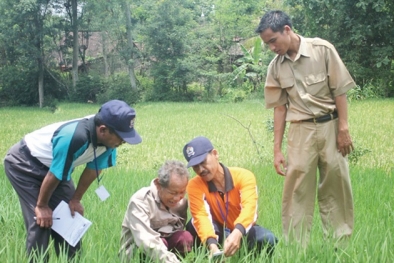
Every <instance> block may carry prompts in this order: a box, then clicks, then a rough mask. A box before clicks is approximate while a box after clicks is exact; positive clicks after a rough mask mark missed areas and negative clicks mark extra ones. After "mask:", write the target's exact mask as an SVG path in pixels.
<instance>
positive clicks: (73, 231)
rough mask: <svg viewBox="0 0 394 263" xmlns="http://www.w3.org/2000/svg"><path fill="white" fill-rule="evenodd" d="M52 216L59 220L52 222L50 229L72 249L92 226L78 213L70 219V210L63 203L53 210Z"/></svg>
mask: <svg viewBox="0 0 394 263" xmlns="http://www.w3.org/2000/svg"><path fill="white" fill-rule="evenodd" d="M52 216H53V217H54V218H56V217H58V218H60V219H59V220H53V221H52V222H53V225H52V229H53V230H54V231H56V232H57V233H58V234H59V235H61V236H62V237H63V238H64V239H65V240H66V241H67V242H68V243H69V244H70V245H71V246H73V247H75V245H76V244H77V243H78V241H79V240H80V239H81V238H82V236H83V235H84V234H85V233H86V231H87V230H88V228H89V227H90V226H91V225H92V222H90V221H89V220H88V219H86V218H85V217H83V216H82V215H81V214H79V213H78V212H75V216H74V217H72V216H71V211H70V208H69V206H68V204H67V203H66V202H64V201H61V202H60V204H59V205H58V206H57V207H56V208H55V210H54V211H53V214H52Z"/></svg>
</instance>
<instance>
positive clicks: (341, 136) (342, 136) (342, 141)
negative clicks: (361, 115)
mask: <svg viewBox="0 0 394 263" xmlns="http://www.w3.org/2000/svg"><path fill="white" fill-rule="evenodd" d="M337 147H338V152H340V153H341V154H342V156H343V157H345V156H346V155H348V154H350V153H351V152H352V151H353V150H354V147H353V142H352V138H351V137H350V134H349V130H347V129H346V130H339V131H338V137H337Z"/></svg>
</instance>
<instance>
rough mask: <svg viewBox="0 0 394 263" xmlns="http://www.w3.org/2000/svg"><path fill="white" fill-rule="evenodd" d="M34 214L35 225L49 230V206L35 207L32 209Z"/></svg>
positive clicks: (50, 211) (50, 223)
mask: <svg viewBox="0 0 394 263" xmlns="http://www.w3.org/2000/svg"><path fill="white" fill-rule="evenodd" d="M34 212H35V213H36V218H37V219H36V223H37V225H40V227H43V228H50V227H51V226H52V209H51V208H49V206H36V207H35V208H34Z"/></svg>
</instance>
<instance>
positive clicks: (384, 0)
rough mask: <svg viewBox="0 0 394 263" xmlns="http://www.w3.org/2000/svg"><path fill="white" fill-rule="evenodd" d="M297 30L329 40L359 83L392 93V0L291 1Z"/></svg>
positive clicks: (289, 2)
mask: <svg viewBox="0 0 394 263" xmlns="http://www.w3.org/2000/svg"><path fill="white" fill-rule="evenodd" d="M286 3H288V4H289V5H291V6H292V7H294V9H292V10H291V11H292V14H293V16H294V19H293V21H294V27H295V28H296V29H297V30H299V32H300V33H301V34H303V35H306V36H312V37H314V36H318V37H321V38H324V39H327V40H328V41H330V42H331V43H333V44H334V46H335V47H336V48H337V50H338V52H339V54H340V56H341V57H342V59H343V60H344V62H345V63H346V65H347V67H348V69H349V71H350V73H351V74H352V75H353V76H354V79H355V81H356V83H358V84H359V85H360V86H364V85H366V84H369V83H371V81H373V82H374V85H376V84H377V83H379V89H382V90H387V89H390V85H392V84H390V83H389V80H390V79H393V74H392V72H390V71H391V70H392V69H391V64H392V61H393V60H394V52H393V50H394V39H393V37H392V36H393V35H394V20H393V19H392V17H393V14H394V5H393V2H392V1H391V0H377V1H376V0H348V1H342V0H323V1H321V0H296V1H293V0H291V1H290V0H288V1H286Z"/></svg>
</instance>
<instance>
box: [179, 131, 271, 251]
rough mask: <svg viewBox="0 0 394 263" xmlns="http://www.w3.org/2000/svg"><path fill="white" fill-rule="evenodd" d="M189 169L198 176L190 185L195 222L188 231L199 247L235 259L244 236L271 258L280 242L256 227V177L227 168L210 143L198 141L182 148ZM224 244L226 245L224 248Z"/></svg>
mask: <svg viewBox="0 0 394 263" xmlns="http://www.w3.org/2000/svg"><path fill="white" fill-rule="evenodd" d="M183 155H184V156H185V158H186V160H187V161H188V167H193V170H194V172H195V173H196V174H197V175H198V176H196V177H194V178H192V179H191V180H190V181H189V184H188V186H187V193H188V197H189V204H190V212H191V215H192V220H191V221H190V222H189V223H188V224H187V226H186V230H188V231H189V232H190V233H191V234H192V236H193V237H194V238H195V241H196V243H197V244H205V245H206V246H207V248H208V249H209V250H210V253H211V254H212V255H215V254H217V253H221V252H220V247H221V246H222V248H223V253H224V255H225V256H226V257H230V256H232V255H234V254H235V253H236V252H237V251H238V250H239V248H240V246H241V239H242V237H243V236H245V239H246V242H247V247H248V249H253V248H256V249H257V251H260V250H262V249H264V248H267V252H268V253H269V254H271V253H272V252H273V250H274V246H275V244H276V242H277V239H276V237H275V236H274V234H273V233H272V232H271V231H270V230H268V229H265V228H263V227H261V226H259V225H257V224H256V221H257V217H258V214H257V213H258V202H257V198H258V195H257V185H256V178H255V176H254V174H253V173H252V172H250V171H248V170H246V169H243V168H239V167H226V166H224V165H223V164H222V163H220V162H219V154H218V151H217V150H216V149H214V147H213V145H212V143H211V142H210V140H209V139H207V138H205V137H201V136H200V137H196V138H194V139H193V140H191V141H190V142H188V143H187V144H186V145H185V146H184V148H183ZM222 244H223V245H222Z"/></svg>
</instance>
